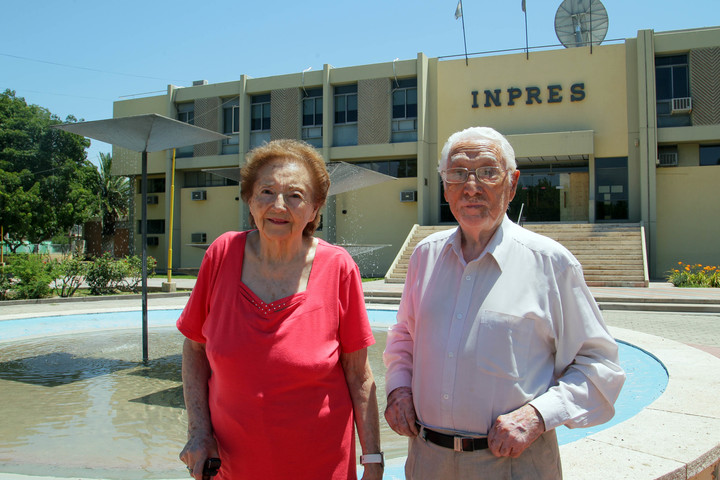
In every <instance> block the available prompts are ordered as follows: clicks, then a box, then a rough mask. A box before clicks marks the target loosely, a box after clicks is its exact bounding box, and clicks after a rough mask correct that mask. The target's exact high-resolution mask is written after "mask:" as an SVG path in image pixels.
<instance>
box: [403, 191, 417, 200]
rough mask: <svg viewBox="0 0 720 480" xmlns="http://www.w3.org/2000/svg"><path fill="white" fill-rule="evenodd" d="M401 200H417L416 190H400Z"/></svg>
mask: <svg viewBox="0 0 720 480" xmlns="http://www.w3.org/2000/svg"><path fill="white" fill-rule="evenodd" d="M400 201H401V202H417V190H405V191H404V192H400Z"/></svg>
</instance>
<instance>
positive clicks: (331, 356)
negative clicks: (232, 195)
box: [177, 140, 383, 480]
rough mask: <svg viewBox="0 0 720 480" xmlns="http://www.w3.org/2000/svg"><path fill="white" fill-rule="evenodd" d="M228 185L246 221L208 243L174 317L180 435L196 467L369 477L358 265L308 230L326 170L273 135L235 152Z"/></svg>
mask: <svg viewBox="0 0 720 480" xmlns="http://www.w3.org/2000/svg"><path fill="white" fill-rule="evenodd" d="M241 174H242V183H241V196H242V199H243V201H244V202H245V203H246V204H247V205H248V207H249V210H250V218H251V221H252V222H253V224H254V226H256V228H257V229H256V230H251V231H247V232H229V233H226V234H223V235H221V236H220V237H219V238H218V239H217V240H216V241H215V242H214V243H213V244H212V245H211V246H210V248H209V249H208V251H207V253H206V254H205V257H204V259H203V262H202V266H201V268H200V273H199V275H198V280H197V284H196V287H195V289H194V290H193V292H192V295H191V296H190V300H189V301H188V304H187V306H186V307H185V309H184V311H183V312H182V314H181V316H180V318H179V320H178V322H177V326H178V329H179V330H180V331H181V332H182V333H183V335H185V336H186V337H187V338H186V340H185V344H184V347H183V362H182V375H183V389H184V395H185V404H186V407H187V414H188V442H187V444H186V445H185V448H184V449H183V451H182V452H181V454H180V458H181V460H182V461H183V462H185V464H186V465H187V467H188V470H189V471H190V474H191V476H192V477H194V478H196V479H198V480H200V479H201V478H202V476H203V473H202V469H203V468H202V467H203V464H204V462H205V461H206V459H208V458H213V457H219V458H220V459H221V461H222V466H221V468H220V471H219V474H218V477H217V478H218V479H233V480H237V479H253V480H254V479H260V478H262V479H283V480H284V479H288V478H294V479H303V478H306V479H312V480H316V479H350V478H355V477H356V466H355V435H354V425H353V422H354V424H355V425H356V426H357V431H358V437H359V439H360V445H361V447H362V452H363V454H364V455H363V457H361V461H362V460H363V459H364V460H365V461H364V462H363V463H364V464H365V470H364V476H363V478H364V479H368V480H369V479H379V478H382V471H383V463H382V455H381V452H380V434H379V419H378V406H377V398H376V396H375V381H374V379H373V375H372V372H371V370H370V365H369V362H368V355H367V347H368V346H370V345H372V344H373V343H374V339H373V336H372V332H371V330H370V326H369V322H368V318H367V313H366V311H365V304H364V298H363V291H362V285H361V279H360V273H359V270H358V267H357V265H356V264H355V263H354V262H353V260H352V258H351V257H350V255H349V254H348V253H347V252H346V251H345V250H344V249H342V248H340V247H336V246H333V245H330V244H329V243H327V242H325V241H323V240H320V239H317V238H315V237H313V233H314V231H315V229H316V227H317V225H318V223H319V218H320V215H319V213H318V211H319V210H320V208H321V207H322V206H323V204H324V203H325V200H326V197H327V192H328V188H329V185H330V180H329V177H328V173H327V170H326V169H325V163H324V161H323V159H322V157H321V156H320V155H319V154H318V153H317V152H316V150H315V149H314V148H313V147H311V146H309V145H307V144H305V143H303V142H298V141H294V140H278V141H273V142H270V143H269V144H267V145H264V146H262V147H259V148H257V149H255V150H253V151H252V152H250V153H249V155H248V158H247V163H246V165H245V166H244V167H243V168H242V170H241Z"/></svg>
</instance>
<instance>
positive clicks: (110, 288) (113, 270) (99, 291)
mask: <svg viewBox="0 0 720 480" xmlns="http://www.w3.org/2000/svg"><path fill="white" fill-rule="evenodd" d="M124 276H125V269H124V268H123V267H122V265H120V264H119V263H118V262H117V261H116V260H115V259H114V258H113V257H112V255H110V253H108V252H105V254H104V255H103V256H102V257H96V258H95V259H94V260H93V261H92V262H91V263H90V266H89V268H88V271H87V274H86V276H85V281H86V282H87V284H88V287H90V294H91V295H106V294H109V293H115V292H116V291H117V290H118V286H119V285H120V283H121V282H122V281H123V278H124Z"/></svg>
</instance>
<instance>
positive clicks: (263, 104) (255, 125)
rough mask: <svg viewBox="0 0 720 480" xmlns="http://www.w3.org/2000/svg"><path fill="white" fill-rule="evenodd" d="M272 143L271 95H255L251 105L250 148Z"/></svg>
mask: <svg viewBox="0 0 720 480" xmlns="http://www.w3.org/2000/svg"><path fill="white" fill-rule="evenodd" d="M269 141H270V94H269V93H267V94H264V95H253V97H252V99H251V103H250V148H255V147H259V146H260V145H262V144H263V143H266V142H269Z"/></svg>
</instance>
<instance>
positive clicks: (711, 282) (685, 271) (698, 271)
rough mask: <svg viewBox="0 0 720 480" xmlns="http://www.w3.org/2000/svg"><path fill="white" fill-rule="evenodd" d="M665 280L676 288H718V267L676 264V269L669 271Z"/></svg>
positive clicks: (719, 282) (719, 269) (719, 280)
mask: <svg viewBox="0 0 720 480" xmlns="http://www.w3.org/2000/svg"><path fill="white" fill-rule="evenodd" d="M667 279H668V282H670V283H672V284H673V285H675V286H676V287H714V288H720V267H717V266H709V265H706V266H703V265H701V264H699V263H696V264H694V265H690V264H684V263H683V262H678V268H673V269H672V270H670V271H669V272H668V274H667Z"/></svg>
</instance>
